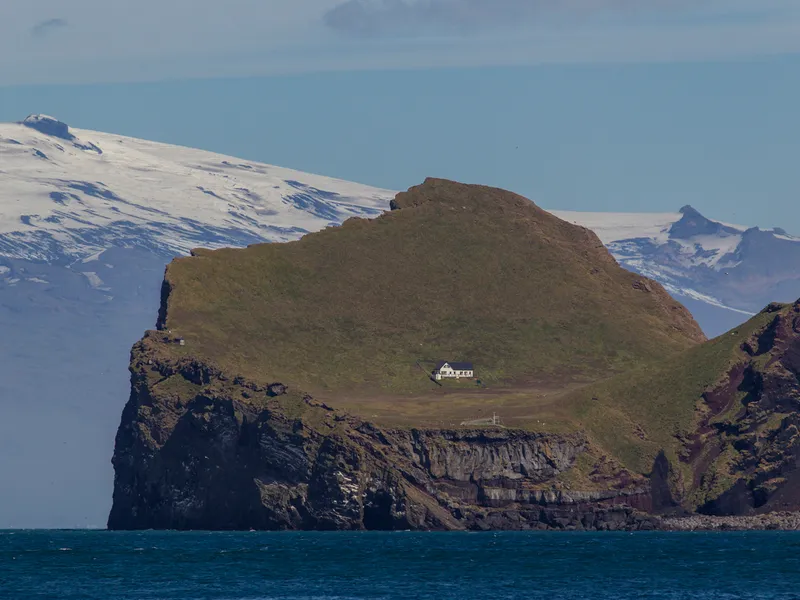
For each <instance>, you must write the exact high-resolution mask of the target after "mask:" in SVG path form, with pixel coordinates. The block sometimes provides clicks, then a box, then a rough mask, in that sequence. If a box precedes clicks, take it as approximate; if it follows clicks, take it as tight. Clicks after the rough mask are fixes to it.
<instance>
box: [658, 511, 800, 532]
mask: <svg viewBox="0 0 800 600" xmlns="http://www.w3.org/2000/svg"><path fill="white" fill-rule="evenodd" d="M658 528H659V529H660V530H661V531H762V530H780V531H800V513H797V512H775V513H767V514H763V515H749V516H738V517H714V516H710V515H692V516H689V517H675V518H662V519H661V520H660V522H659V526H658Z"/></svg>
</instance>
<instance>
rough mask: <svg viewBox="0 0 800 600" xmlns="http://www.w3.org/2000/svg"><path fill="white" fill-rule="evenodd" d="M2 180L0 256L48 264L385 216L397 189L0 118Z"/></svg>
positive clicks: (37, 119)
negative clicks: (118, 249)
mask: <svg viewBox="0 0 800 600" xmlns="http://www.w3.org/2000/svg"><path fill="white" fill-rule="evenodd" d="M0 177H2V186H3V187H2V194H3V200H4V202H3V205H2V213H0V254H1V255H4V256H9V257H14V258H27V259H31V260H44V261H50V262H52V261H54V260H59V259H60V258H63V257H69V258H75V259H82V258H85V257H86V256H90V255H92V254H95V253H97V252H100V251H102V250H104V249H106V248H108V247H109V246H125V247H138V248H145V249H149V250H154V251H156V252H160V253H165V254H168V255H174V254H180V253H186V252H188V251H189V250H190V249H191V248H193V247H195V246H198V245H204V246H208V245H211V246H226V245H240V244H242V243H247V242H256V241H263V240H274V241H285V240H290V239H296V238H298V237H299V236H301V235H302V234H304V233H307V232H309V231H314V230H318V229H321V228H323V227H325V226H326V225H329V224H335V223H340V222H341V221H342V220H344V219H346V218H348V217H351V216H374V215H377V214H379V213H380V212H381V211H382V210H383V209H384V208H385V206H386V204H387V202H388V198H390V197H391V195H392V194H391V193H390V192H387V191H384V190H378V189H375V188H370V187H367V186H363V185H358V184H353V183H349V182H345V181H340V180H336V179H331V178H327V177H319V176H316V175H309V174H306V173H299V172H297V171H292V170H290V169H282V168H279V167H273V166H269V165H264V164H259V163H254V162H250V161H242V160H238V159H233V158H230V157H226V156H222V155H218V154H213V153H210V152H204V151H202V150H194V149H191V148H182V147H179V146H169V145H166V144H159V143H156V142H148V141H144V140H138V139H133V138H128V137H124V136H120V135H111V134H107V133H99V132H96V131H84V130H79V129H72V130H71V129H69V128H68V127H67V125H66V124H64V123H60V122H59V121H57V120H55V119H53V118H52V117H46V116H42V115H35V116H32V117H28V118H27V119H26V120H25V121H24V122H23V123H21V124H3V125H0Z"/></svg>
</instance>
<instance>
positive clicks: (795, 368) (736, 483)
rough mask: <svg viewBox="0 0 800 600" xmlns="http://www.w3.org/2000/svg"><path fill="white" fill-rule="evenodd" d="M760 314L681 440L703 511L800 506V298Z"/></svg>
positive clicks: (742, 512) (739, 511) (732, 512)
mask: <svg viewBox="0 0 800 600" xmlns="http://www.w3.org/2000/svg"><path fill="white" fill-rule="evenodd" d="M761 316H763V317H767V319H766V321H765V322H766V325H765V326H763V327H761V328H759V329H758V330H757V331H756V332H755V333H754V334H753V335H751V336H750V337H749V338H748V339H745V340H743V341H742V343H741V356H742V358H741V360H739V361H737V362H736V363H735V364H733V365H732V366H731V369H730V371H729V372H728V373H727V376H726V377H724V378H723V380H722V381H721V382H720V383H719V384H718V385H716V386H714V387H713V388H712V389H710V390H709V391H707V392H706V393H705V394H704V395H703V402H702V403H701V405H700V407H699V409H698V414H699V419H698V423H699V424H698V428H697V432H696V433H695V435H694V436H691V438H690V439H687V440H684V452H683V454H682V456H681V460H682V462H684V463H685V464H686V465H688V466H689V467H690V472H691V477H692V479H693V481H692V482H691V483H690V484H689V486H688V487H691V488H693V489H694V491H693V493H691V494H689V495H688V498H687V499H688V501H689V504H696V505H697V507H698V511H699V512H701V513H705V514H709V515H720V516H728V515H748V514H755V513H766V512H771V511H786V510H791V511H796V510H800V470H799V469H798V459H799V458H800V414H799V413H798V411H800V301H798V302H795V303H794V304H791V305H781V304H772V305H770V306H769V307H767V308H766V309H765V310H764V311H763V313H762V315H761ZM728 335H730V336H735V335H737V333H736V332H731V333H730V334H728Z"/></svg>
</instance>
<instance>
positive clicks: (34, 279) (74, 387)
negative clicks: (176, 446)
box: [0, 115, 394, 529]
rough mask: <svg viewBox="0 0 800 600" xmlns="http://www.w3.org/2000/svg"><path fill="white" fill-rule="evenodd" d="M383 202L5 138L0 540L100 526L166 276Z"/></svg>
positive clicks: (361, 194)
mask: <svg viewBox="0 0 800 600" xmlns="http://www.w3.org/2000/svg"><path fill="white" fill-rule="evenodd" d="M393 196H394V194H393V193H392V192H388V191H386V190H381V189H376V188H371V187H368V186H363V185H358V184H354V183H348V182H345V181H340V180H337V179H331V178H327V177H319V176H316V175H310V174H307V173H300V172H297V171H292V170H289V169H283V168H279V167H273V166H269V165H264V164H260V163H255V162H251V161H244V160H239V159H235V158H231V157H227V156H221V155H218V154H213V153H211V152H204V151H201V150H195V149H191V148H183V147H178V146H170V145H166V144H159V143H155V142H148V141H144V140H138V139H133V138H128V137H124V136H119V135H111V134H107V133H99V132H95V131H85V130H80V129H70V128H69V127H68V126H67V125H66V124H64V123H61V122H59V121H57V120H56V119H53V118H51V117H46V116H41V115H37V116H32V117H29V118H28V119H26V120H25V121H24V122H23V123H17V124H0V336H2V337H0V339H2V344H0V352H1V354H0V357H2V360H0V480H2V481H4V482H6V483H5V484H3V485H0V529H2V528H5V527H76V526H78V527H81V526H102V525H103V524H104V523H105V519H106V517H107V512H108V508H109V506H110V500H111V498H110V494H111V490H112V487H113V485H112V477H113V472H112V469H111V464H110V462H109V461H110V457H111V454H112V451H113V443H114V437H113V436H114V431H115V429H116V428H117V425H118V424H119V416H120V414H121V411H122V407H123V406H124V403H125V399H126V397H127V393H128V381H127V380H128V374H127V371H126V365H127V362H128V353H129V350H130V347H131V345H132V344H133V342H135V341H136V340H137V339H138V338H139V337H140V336H141V334H142V331H144V330H145V329H148V328H151V327H153V325H154V322H153V319H154V315H155V314H156V311H157V307H158V302H159V291H160V285H161V280H162V277H163V270H164V266H165V264H166V263H167V262H168V261H169V260H171V259H172V258H174V257H175V256H176V255H180V254H186V253H188V252H189V250H190V249H191V248H194V247H199V246H203V247H210V248H215V247H222V246H245V245H247V244H251V243H255V242H264V241H284V240H292V239H296V238H299V237H300V236H302V235H303V234H304V233H306V232H309V231H315V230H319V229H322V228H324V227H326V226H328V225H331V224H338V223H341V222H342V221H343V220H345V219H347V218H349V217H352V216H360V217H370V216H375V215H378V214H380V213H381V212H382V211H383V210H385V209H386V208H388V205H389V201H390V199H391V198H392V197H393ZM9 482H13V483H11V484H10V483H9ZM54 497H57V498H59V502H58V504H57V505H58V506H59V507H60V509H59V510H55V511H54V510H53V506H54V503H53V500H52V499H53V498H54Z"/></svg>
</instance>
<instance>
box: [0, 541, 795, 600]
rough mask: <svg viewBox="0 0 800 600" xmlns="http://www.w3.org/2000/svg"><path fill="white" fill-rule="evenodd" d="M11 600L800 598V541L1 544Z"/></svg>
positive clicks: (0, 585) (0, 587)
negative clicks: (54, 599) (39, 599)
mask: <svg viewBox="0 0 800 600" xmlns="http://www.w3.org/2000/svg"><path fill="white" fill-rule="evenodd" d="M0 598H3V599H6V598H9V599H12V598H13V599H17V598H19V599H27V598H58V599H81V600H84V599H95V598H97V599H104V600H105V599H126V600H127V599H170V600H172V599H175V600H188V599H193V600H194V599H225V600H240V599H248V600H251V599H252V600H261V599H280V600H312V599H319V600H323V599H324V600H350V599H359V600H360V599H367V598H368V599H387V598H408V599H435V600H451V599H452V600H455V599H458V600H464V599H468V598H480V599H486V598H498V599H505V600H516V599H523V598H524V599H530V598H533V599H535V598H547V599H548V600H555V599H560V598H565V599H577V598H597V599H612V598H613V599H623V600H627V599H634V598H636V599H640V598H657V599H678V598H681V599H682V598H687V599H688V598H692V599H717V598H721V599H734V598H746V599H762V598H763V599H767V598H769V599H790V598H792V599H793V598H800V534H795V533H779V532H756V533H646V534H642V533H638V534H625V533H603V534H596V533H474V534H469V533H175V532H143V533H112V532H105V531H29V532H28V531H6V532H0Z"/></svg>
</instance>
